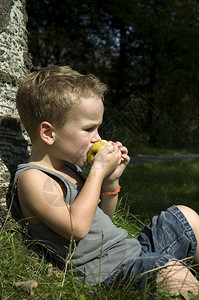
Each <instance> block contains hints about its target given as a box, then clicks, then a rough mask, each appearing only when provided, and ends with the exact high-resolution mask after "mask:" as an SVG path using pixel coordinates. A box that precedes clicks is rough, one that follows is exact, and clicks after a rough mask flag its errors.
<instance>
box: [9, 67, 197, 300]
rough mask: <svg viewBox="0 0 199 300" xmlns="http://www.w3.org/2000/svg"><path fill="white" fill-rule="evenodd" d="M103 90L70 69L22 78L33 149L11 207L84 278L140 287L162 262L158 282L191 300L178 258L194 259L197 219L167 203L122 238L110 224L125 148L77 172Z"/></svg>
mask: <svg viewBox="0 0 199 300" xmlns="http://www.w3.org/2000/svg"><path fill="white" fill-rule="evenodd" d="M106 90H107V88H106V86H105V85H104V84H102V83H101V82H100V81H99V80H98V79H97V78H96V77H95V76H93V75H81V74H79V73H78V72H76V71H73V70H72V69H71V68H69V67H58V66H49V67H47V68H44V69H43V70H41V71H39V72H35V73H32V74H30V75H28V76H27V77H26V78H25V80H24V81H23V83H22V84H21V86H20V88H19V90H18V93H17V98H16V102H17V109H18V111H19V114H20V117H21V120H22V123H23V124H24V126H25V128H26V130H27V132H28V134H29V135H30V138H31V141H32V151H31V156H30V160H29V162H28V163H27V164H22V165H20V166H19V167H18V171H17V173H16V176H15V185H16V193H15V198H14V203H13V206H14V208H15V209H16V210H17V212H18V214H19V217H20V218H21V219H22V220H23V222H24V225H26V226H27V227H28V230H29V232H30V234H31V236H32V237H33V238H35V239H37V240H39V241H40V242H41V243H42V244H44V245H46V246H47V247H48V248H49V249H51V251H52V255H53V256H54V258H55V259H56V260H57V262H58V263H60V264H61V263H63V262H64V261H65V263H66V264H68V261H69V260H71V262H72V265H73V272H74V273H75V274H76V275H77V277H79V278H80V279H82V280H84V281H85V282H86V283H88V284H90V285H96V284H97V283H98V282H104V284H106V285H112V284H113V283H114V284H120V283H122V284H126V283H127V282H129V281H130V280H132V281H133V280H134V281H135V286H137V287H138V288H140V289H141V288H144V287H146V281H147V274H148V273H147V272H146V271H149V270H152V269H153V268H157V267H162V266H164V265H166V267H165V268H162V269H161V270H160V272H159V274H158V275H157V278H156V281H157V283H158V284H160V285H161V286H162V287H163V288H166V289H170V290H171V292H173V293H177V294H182V295H183V296H184V297H185V298H186V299H188V291H189V290H190V291H191V292H192V293H194V294H198V287H199V285H198V281H197V280H196V278H195V277H194V276H193V274H192V272H191V271H189V270H188V268H187V267H186V266H184V265H183V264H182V263H181V262H180V260H183V259H185V258H188V257H189V259H187V261H191V262H193V261H194V263H198V262H199V248H198V247H197V240H198V238H199V226H198V225H199V216H198V215H197V214H196V213H195V212H194V211H193V210H191V209H189V208H188V207H184V206H180V207H176V206H172V207H171V208H169V209H168V210H167V211H166V212H162V213H161V215H160V216H159V217H154V218H153V220H152V225H151V227H150V228H149V227H145V228H144V229H143V230H142V232H141V233H140V236H139V237H138V239H127V233H126V231H125V230H123V229H121V228H116V227H115V226H114V225H113V223H112V222H111V217H112V216H113V214H114V212H115V209H116V205H117V200H118V193H119V190H120V186H119V178H120V176H121V175H122V173H123V171H124V169H125V167H126V166H127V164H128V163H129V160H130V159H129V156H128V151H127V149H126V147H124V146H123V145H122V144H121V143H120V142H115V143H113V144H112V145H110V146H107V147H105V148H103V149H102V150H100V152H98V153H97V154H96V156H95V158H94V162H93V165H92V166H91V168H90V172H89V174H88V177H87V178H85V177H84V175H83V173H82V171H81V169H80V167H82V166H84V165H86V164H87V152H88V150H89V149H90V147H91V146H92V144H93V143H95V142H96V141H98V140H100V136H99V134H98V128H99V126H100V124H101V123H102V119H103V112H104V107H103V97H104V93H105V92H106ZM99 199H100V200H99ZM143 272H145V275H143V276H138V277H136V275H139V274H141V273H143Z"/></svg>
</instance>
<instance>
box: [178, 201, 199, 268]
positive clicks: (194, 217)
mask: <svg viewBox="0 0 199 300" xmlns="http://www.w3.org/2000/svg"><path fill="white" fill-rule="evenodd" d="M178 208H179V209H180V210H181V211H182V212H183V214H184V215H185V217H186V218H187V220H188V222H189V224H190V225H191V227H192V228H193V231H194V233H195V236H196V240H197V250H196V254H195V258H194V264H199V215H198V214H197V213H196V212H195V211H194V210H193V209H191V208H189V207H187V206H184V205H178ZM198 269H199V266H198Z"/></svg>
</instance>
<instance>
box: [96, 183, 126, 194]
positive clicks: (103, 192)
mask: <svg viewBox="0 0 199 300" xmlns="http://www.w3.org/2000/svg"><path fill="white" fill-rule="evenodd" d="M120 190H121V186H120V185H119V184H118V188H117V190H115V191H112V192H106V191H104V190H102V191H101V196H107V195H116V194H118V193H119V192H120Z"/></svg>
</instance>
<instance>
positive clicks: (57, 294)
mask: <svg viewBox="0 0 199 300" xmlns="http://www.w3.org/2000/svg"><path fill="white" fill-rule="evenodd" d="M198 182H199V160H197V159H191V160H186V161H182V162H179V161H178V162H176V161H174V162H161V163H155V164H151V163H145V164H136V165H135V166H129V167H128V168H127V170H126V171H125V173H124V174H123V176H122V179H121V182H120V183H121V186H122V190H121V193H120V201H119V205H118V208H117V212H116V214H115V216H114V218H113V221H114V222H115V224H116V225H117V226H120V227H123V228H125V229H127V231H128V233H129V236H132V235H135V236H136V235H137V234H138V232H139V231H140V229H141V228H142V227H143V224H148V223H149V221H150V219H151V217H152V216H153V215H155V214H158V213H159V212H160V211H161V210H162V209H166V208H167V207H168V206H170V205H172V204H174V203H175V204H185V205H188V206H190V207H192V208H194V209H195V210H197V211H199V201H198V200H199V187H198ZM0 245H1V246H0V299H2V300H7V299H9V300H17V299H20V300H21V299H38V300H42V299H52V300H53V299H56V300H58V299H59V300H62V299H63V300H69V299H70V300H76V299H79V300H87V299H99V300H102V299H103V300H106V299H107V300H108V299H118V300H120V299H121V300H122V299H138V300H139V299H140V300H141V299H153V300H155V299H161V300H162V299H174V298H173V297H172V298H171V297H170V296H169V295H168V294H166V293H164V292H162V291H157V292H155V293H154V291H153V290H151V289H150V287H148V289H147V290H146V291H144V292H142V293H141V292H138V291H135V290H134V289H132V287H129V288H126V289H123V290H122V289H117V290H111V291H109V290H106V289H105V288H103V287H95V288H91V287H88V286H83V284H77V283H75V281H74V280H73V279H71V278H70V277H69V275H68V274H67V273H65V272H64V271H61V270H59V269H58V268H56V267H54V266H52V265H51V264H49V262H48V261H46V259H45V258H44V256H39V255H38V254H37V253H36V252H35V251H33V249H32V248H31V247H30V246H27V243H25V242H24V239H23V234H22V233H21V230H20V228H18V226H17V225H13V224H6V226H5V228H4V229H2V230H1V232H0ZM28 280H35V281H36V282H37V283H38V285H37V287H35V288H33V289H32V291H33V293H34V294H32V295H30V294H29V293H28V292H27V291H24V290H22V289H21V288H20V287H16V286H15V285H14V283H16V282H21V281H28ZM175 299H181V298H179V297H176V298H175ZM191 299H194V297H192V298H191ZM195 299H197V298H196V297H195Z"/></svg>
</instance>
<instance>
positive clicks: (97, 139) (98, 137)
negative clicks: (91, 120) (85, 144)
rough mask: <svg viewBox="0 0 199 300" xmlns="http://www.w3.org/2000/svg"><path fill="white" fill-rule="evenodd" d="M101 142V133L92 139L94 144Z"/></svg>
mask: <svg viewBox="0 0 199 300" xmlns="http://www.w3.org/2000/svg"><path fill="white" fill-rule="evenodd" d="M100 140H101V137H100V135H99V133H98V132H96V134H95V135H94V136H93V138H92V142H93V143H95V142H97V141H100Z"/></svg>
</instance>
